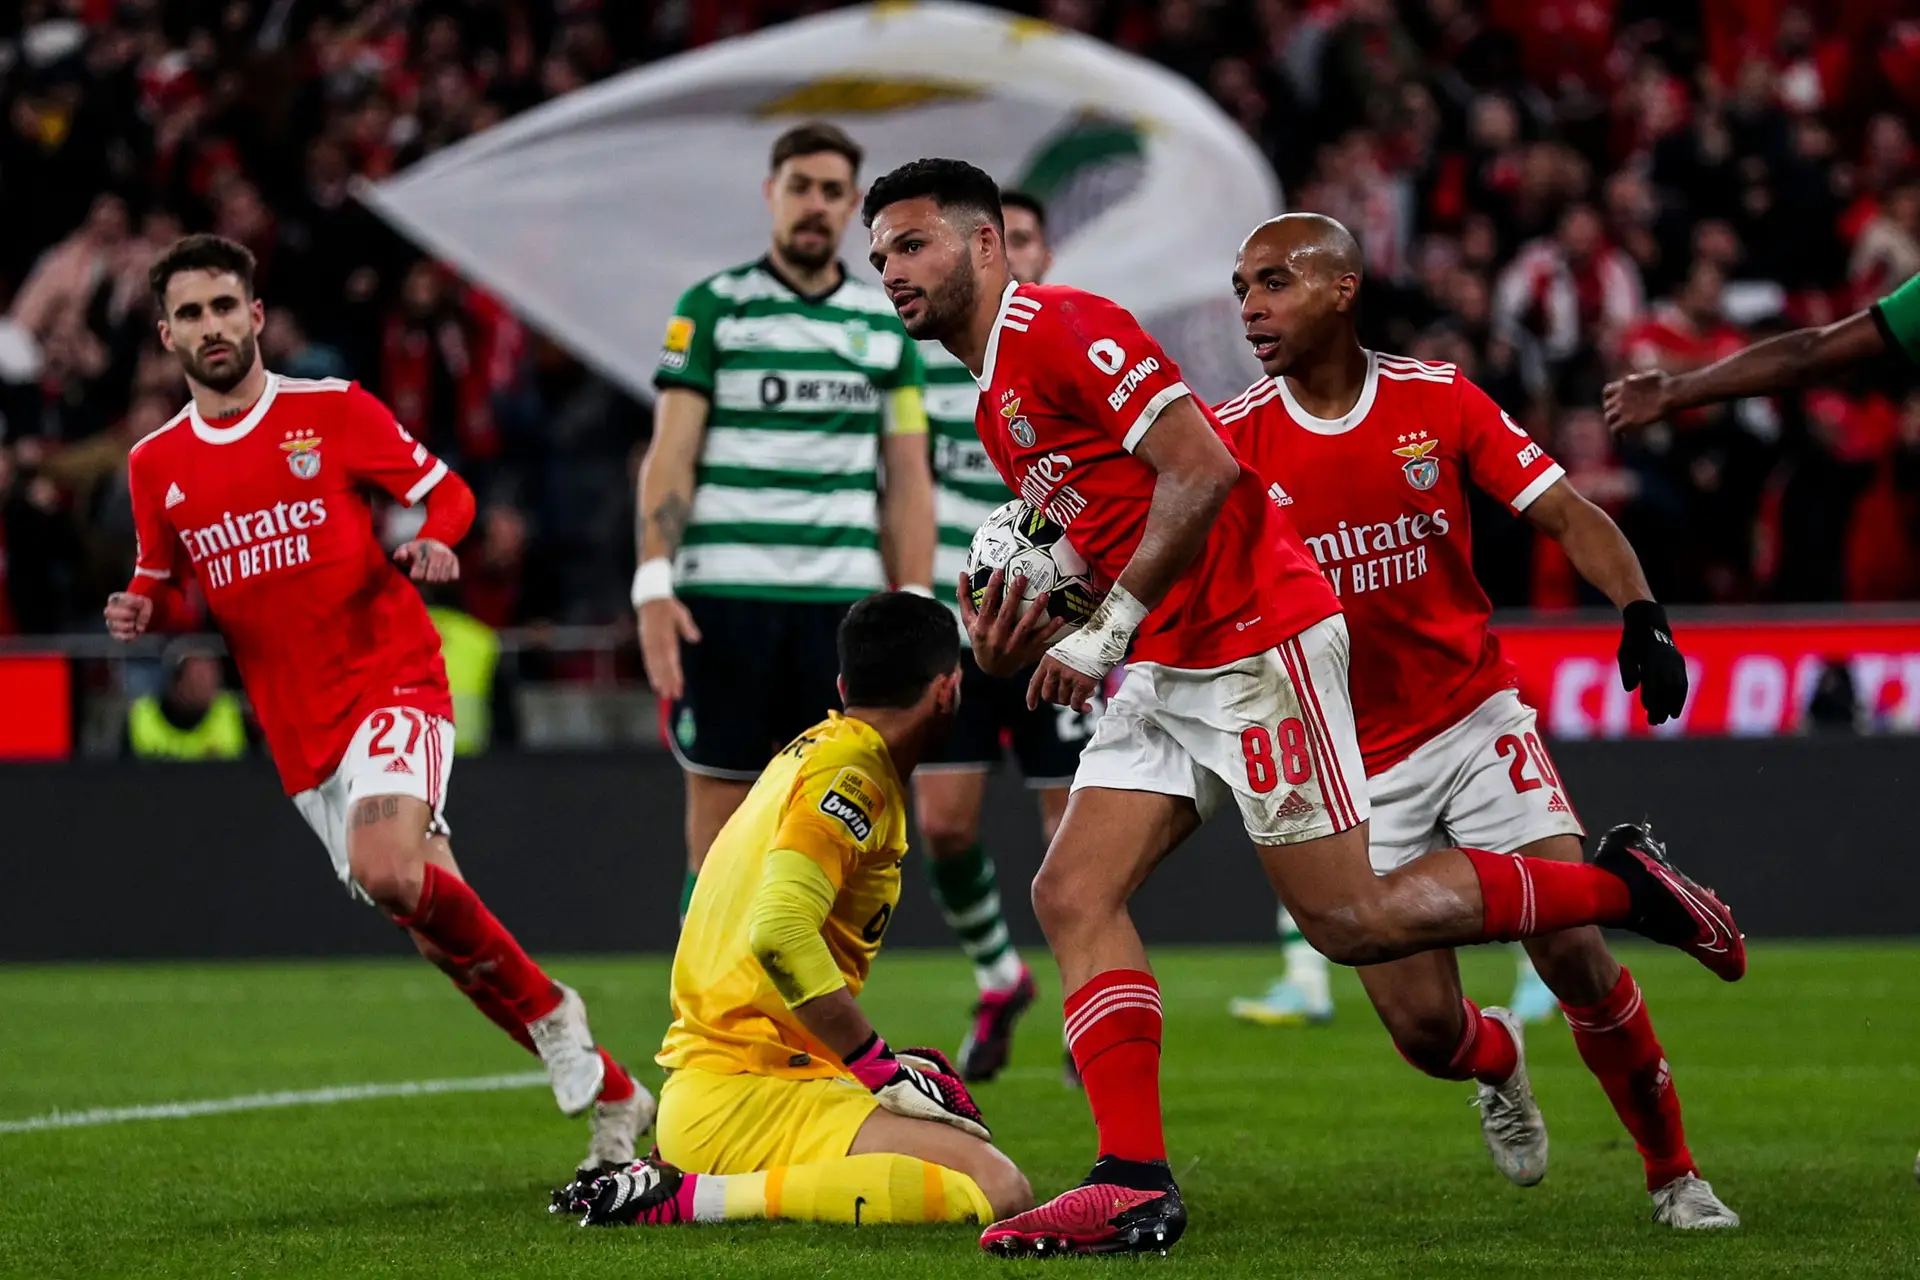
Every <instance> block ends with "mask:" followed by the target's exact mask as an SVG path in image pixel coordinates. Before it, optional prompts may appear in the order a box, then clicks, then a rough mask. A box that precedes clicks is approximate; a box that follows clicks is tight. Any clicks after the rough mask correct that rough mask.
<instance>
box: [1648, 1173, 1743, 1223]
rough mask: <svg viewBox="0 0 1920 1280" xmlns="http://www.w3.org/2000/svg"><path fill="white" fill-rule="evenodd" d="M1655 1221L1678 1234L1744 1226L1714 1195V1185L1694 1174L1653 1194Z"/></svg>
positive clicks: (1674, 1181)
mask: <svg viewBox="0 0 1920 1280" xmlns="http://www.w3.org/2000/svg"><path fill="white" fill-rule="evenodd" d="M1653 1220H1654V1221H1655V1222H1657V1223H1659V1224H1660V1225H1661V1226H1663V1227H1673V1228H1674V1229H1675V1230H1678V1231H1713V1230H1718V1229H1720V1228H1723V1227H1737V1226H1739V1225H1740V1215H1739V1214H1737V1213H1735V1212H1734V1211H1733V1210H1731V1209H1729V1208H1727V1206H1726V1205H1725V1204H1723V1203H1721V1200H1720V1197H1719V1196H1716V1195H1715V1194H1713V1184H1712V1183H1710V1182H1708V1181H1706V1179H1704V1178H1696V1177H1694V1176H1693V1175H1692V1174H1690V1173H1689V1174H1686V1175H1684V1176H1682V1177H1678V1178H1675V1179H1674V1180H1673V1181H1672V1182H1669V1183H1668V1184H1667V1185H1666V1186H1664V1187H1661V1188H1660V1189H1659V1190H1658V1191H1656V1192H1654V1193H1653Z"/></svg>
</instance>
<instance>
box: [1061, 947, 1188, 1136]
mask: <svg viewBox="0 0 1920 1280" xmlns="http://www.w3.org/2000/svg"><path fill="white" fill-rule="evenodd" d="M1067 1048H1068V1049H1069V1050H1070V1051H1071V1052H1072V1053H1073V1064H1074V1066H1076V1067H1078V1068H1079V1069H1080V1079H1081V1081H1082V1082H1083V1083H1084V1084H1085V1085H1086V1087H1087V1105H1088V1106H1090V1107H1092V1108H1093V1123H1094V1127H1095V1128H1097V1129H1098V1130H1099V1131H1100V1154H1101V1155H1103V1156H1116V1157H1118V1158H1119V1159H1122V1160H1165V1159H1166V1158H1167V1142H1166V1136H1165V1134H1164V1133H1163V1132H1162V1130H1161V1126H1160V985H1159V984H1158V983H1156V982H1155V981H1154V980H1153V975H1152V974H1150V973H1143V972H1141V971H1140V970H1138V969H1109V970H1107V972H1105V973H1102V974H1098V975H1096V976H1095V977H1094V979H1093V980H1092V981H1091V982H1089V983H1087V984H1086V985H1085V986H1084V987H1081V988H1080V989H1079V990H1078V991H1076V992H1074V993H1073V994H1072V995H1070V996H1068V997H1067Z"/></svg>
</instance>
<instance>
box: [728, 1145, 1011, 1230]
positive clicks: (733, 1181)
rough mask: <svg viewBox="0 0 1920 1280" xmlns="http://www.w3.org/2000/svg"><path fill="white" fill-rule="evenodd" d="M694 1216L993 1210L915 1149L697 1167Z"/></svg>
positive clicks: (929, 1215) (842, 1217) (892, 1218)
mask: <svg viewBox="0 0 1920 1280" xmlns="http://www.w3.org/2000/svg"><path fill="white" fill-rule="evenodd" d="M693 1176H694V1178H695V1182H694V1187H693V1214H692V1217H693V1220H694V1221H695V1222H717V1221H721V1220H724V1219H740V1218H787V1219H791V1220H794V1221H799V1222H851V1223H854V1224H856V1225H858V1224H860V1223H876V1222H991V1221H992V1220H993V1209H992V1207H991V1206H989V1205H988V1203H987V1197H986V1196H985V1195H984V1194H982V1193H981V1191H980V1188H979V1186H978V1184H976V1183H975V1182H974V1180H973V1179H972V1178H969V1177H968V1176H967V1175H966V1174H964V1173H957V1172H955V1171H954V1170H952V1169H948V1168H944V1167H942V1166H940V1165H937V1164H929V1163H927V1162H926V1161H925V1160H920V1159H917V1158H915V1157H913V1156H901V1155H891V1154H888V1153H885V1152H875V1153H873V1154H869V1155H862V1156H842V1157H841V1158H840V1159H838V1160H821V1161H818V1162H816V1163H814V1164H795V1165H787V1166H784V1167H782V1168H778V1169H768V1170H765V1171H764V1172H761V1173H736V1174H727V1175H719V1174H704V1173H703V1174H696V1175H693Z"/></svg>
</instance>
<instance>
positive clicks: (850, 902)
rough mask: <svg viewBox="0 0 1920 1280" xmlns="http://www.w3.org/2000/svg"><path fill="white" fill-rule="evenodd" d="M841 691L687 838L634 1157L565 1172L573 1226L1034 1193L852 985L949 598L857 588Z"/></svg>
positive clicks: (890, 848) (845, 1214) (914, 758)
mask: <svg viewBox="0 0 1920 1280" xmlns="http://www.w3.org/2000/svg"><path fill="white" fill-rule="evenodd" d="M839 656H840V696H841V699H842V700H843V701H844V702H845V703H846V707H847V711H846V714H845V715H841V714H838V713H835V714H832V715H829V716H828V717H827V719H825V720H824V721H822V722H821V723H819V724H817V725H815V726H813V727H812V728H811V729H808V730H806V731H805V732H804V733H802V734H801V735H800V736H799V737H797V738H795V739H794V740H793V741H792V742H790V743H788V744H787V746H786V748H785V749H784V750H782V751H781V752H780V754H779V755H777V756H775V757H774V759H773V762H772V763H771V764H769V765H768V766H767V767H766V769H765V770H764V771H763V772H762V773H761V774H760V778H759V780H758V781H757V782H755V783H754V786H753V790H752V791H750V792H749V793H748V794H747V798H746V800H745V801H744V802H743V803H742V804H741V805H740V808H739V809H738V810H737V811H736V812H735V813H734V815H733V817H732V818H730V819H728V821H727V824H726V825H725V826H724V827H722V828H721V829H720V834H719V836H718V837H717V838H716V839H715V841H714V843H713V847H712V850H711V851H710V852H709V853H708V854H707V860H706V863H705V865H704V866H703V867H702V868H701V871H700V880H699V884H698V886H697V887H696V888H695V890H694V893H693V901H692V903H691V905H690V906H689V908H688V910H687V919H686V924H685V926H684V927H683V928H682V929H681V932H680V946H679V949H678V950H677V951H676V952H675V954H674V958H673V993H672V998H673V1025H672V1026H671V1027H669V1028H668V1030H667V1036H666V1042H665V1043H664V1044H663V1045H662V1046H661V1048H660V1053H659V1055H658V1057H657V1059H656V1060H657V1061H658V1062H659V1063H660V1065H661V1066H663V1067H665V1068H666V1069H667V1073H668V1074H667V1083H666V1086H665V1087H664V1088H663V1089H662V1090H661V1093H660V1114H659V1120H658V1125H659V1129H658V1134H659V1143H660V1145H659V1148H658V1151H657V1152H656V1155H655V1157H654V1158H650V1159H648V1160H642V1161H639V1162H636V1163H634V1164H632V1165H629V1166H627V1167H625V1168H624V1169H619V1170H615V1171H611V1172H600V1173H595V1172H593V1171H585V1170H583V1171H582V1172H581V1173H580V1174H579V1175H577V1176H576V1178H575V1181H574V1182H573V1184H572V1185H571V1186H569V1187H567V1188H566V1189H564V1190H563V1191H560V1192H556V1193H555V1197H554V1207H555V1209H556V1210H560V1209H565V1210H570V1211H575V1212H581V1213H583V1214H584V1216H583V1218H582V1223H583V1224H623V1225H625V1224H651V1225H671V1224H677V1223H691V1222H715V1221H721V1220H726V1219H742V1218H793V1219H800V1220H805V1221H814V1222H852V1223H860V1222H993V1221H997V1220H999V1219H1001V1218H1004V1217H1006V1216H1008V1215H1009V1214H1011V1213H1017V1212H1020V1211H1022V1210H1024V1209H1026V1208H1028V1207H1029V1206H1030V1205H1031V1204H1032V1203H1033V1198H1032V1192H1031V1191H1030V1190H1029V1189H1028V1187H1027V1180H1026V1178H1025V1177H1024V1176H1022V1175H1021V1173H1020V1170H1019V1169H1017V1168H1015V1167H1014V1164H1013V1162H1012V1161H1011V1160H1009V1159H1007V1157H1006V1156H1004V1155H1002V1154H1001V1153H1000V1151H999V1150H997V1149H996V1148H995V1147H994V1146H993V1144H992V1143H991V1142H990V1141H989V1138H988V1133H987V1128H986V1124H985V1122H984V1121H983V1120H982V1119H981V1116H980V1109H979V1108H978V1107H976V1106H975V1105H974V1103H973V1099H972V1098H971V1097H970V1096H969V1095H968V1093H967V1088H966V1086H965V1085H964V1084H963V1083H961V1081H960V1078H959V1076H958V1074H957V1073H956V1072H955V1071H954V1069H953V1066H952V1064H951V1063H949V1062H948V1061H947V1060H946V1058H945V1056H944V1055H943V1054H941V1053H940V1052H939V1051H938V1050H934V1049H902V1050H900V1051H899V1052H898V1053H897V1054H896V1053H895V1051H894V1050H892V1049H891V1048H889V1047H888V1045H887V1042H886V1041H885V1040H884V1039H882V1038H881V1036H880V1034H879V1032H877V1031H875V1030H874V1028H873V1024H872V1023H870V1022H868V1021H867V1016H866V1014H864V1013H862V1012H861V1010H860V1006H859V1004H858V1002H857V1001H856V1000H855V997H856V996H857V995H858V994H859V992H860V988H861V986H862V985H863V984H864V983H865V982H866V977H867V969H868V966H869V965H871V964H872V962H873V957H874V955H875V954H876V953H877V952H878V951H879V950H880V941H881V939H882V938H883V937H884V936H885V934H886V931H887V922H888V920H889V919H890V918H891V917H892V915H893V910H894V907H895V905H896V903H898V901H899V898H900V864H901V862H902V860H903V859H904V858H905V856H906V852H907V812H908V807H907V796H906V781H907V776H908V775H909V774H911V773H912V772H913V768H914V766H915V765H916V764H918V763H919V761H920V757H921V755H922V753H923V752H925V751H926V749H927V748H928V747H929V746H930V745H931V744H932V743H934V742H936V741H938V740H939V738H941V737H942V736H944V735H945V733H946V731H947V729H948V727H949V726H950V725H951V723H952V720H953V714H954V711H955V710H956V709H957V708H958V706H959V701H960V638H959V632H958V630H957V629H956V627H955V626H954V621H953V614H952V613H951V612H949V611H948V609H947V608H946V606H945V605H942V604H938V603H936V602H935V601H933V600H931V599H928V598H926V597H923V596H919V595H914V594H910V593H907V592H900V591H891V592H883V593H881V594H879V595H873V596H868V597H867V598H866V599H864V600H862V601H860V602H859V603H858V604H856V605H854V606H853V608H852V609H851V610H849V611H848V613H847V616H846V619H845V620H844V621H843V622H842V623H841V624H840V631H839Z"/></svg>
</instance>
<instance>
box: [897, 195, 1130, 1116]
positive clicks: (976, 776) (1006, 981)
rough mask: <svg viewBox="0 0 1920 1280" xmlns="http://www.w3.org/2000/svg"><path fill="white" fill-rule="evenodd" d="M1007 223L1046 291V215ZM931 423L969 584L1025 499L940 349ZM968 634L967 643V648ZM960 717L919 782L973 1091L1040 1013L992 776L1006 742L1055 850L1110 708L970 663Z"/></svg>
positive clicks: (945, 575)
mask: <svg viewBox="0 0 1920 1280" xmlns="http://www.w3.org/2000/svg"><path fill="white" fill-rule="evenodd" d="M1001 201H1002V209H1003V212H1004V213H1005V215H1006V220H1007V262H1008V264H1009V265H1010V266H1011V267H1012V268H1013V274H1014V277H1015V278H1016V279H1018V280H1020V281H1022V282H1023V283H1034V282H1037V281H1039V280H1041V279H1042V278H1044V277H1045V276H1046V274H1047V269H1048V267H1050V266H1051V265H1052V263H1053V254H1052V251H1051V250H1050V249H1049V248H1048V245H1047V228H1046V211H1045V209H1044V208H1042V206H1041V204H1040V202H1039V201H1038V200H1035V199H1034V198H1033V197H1031V196H1028V195H1024V194H1021V193H1019V192H1014V191H1006V192H1002V193H1001ZM921 354H922V356H923V357H924V358H925V359H926V362H927V419H928V423H929V428H930V436H931V438H932V441H933V476H934V510H935V513H936V515H937V517H938V521H939V526H940V545H939V548H938V550H937V552H936V553H935V557H934V580H935V581H936V582H940V583H943V584H944V583H949V582H957V581H959V578H960V574H961V573H962V571H964V570H965V568H966V565H967V548H968V547H969V546H970V545H971V544H972V542H973V533H974V530H975V529H978V528H979V527H980V524H981V522H982V521H984V520H985V519H986V518H987V516H988V515H989V514H990V513H991V512H992V511H993V509H994V508H995V507H998V506H999V505H1001V504H1002V503H1004V502H1006V501H1008V500H1009V499H1011V498H1012V497H1013V493H1012V491H1011V490H1009V489H1008V488H1007V486H1006V484H1005V482H1003V481H1002V480H1001V479H1000V475H999V473H998V472H997V471H995V470H994V469H993V463H992V462H991V461H989V460H988V458H987V451H986V449H985V448H983V447H982V446H981V444H980V437H979V436H978V435H977V434H976V433H975V430H974V423H973V406H974V401H975V400H976V399H977V398H978V397H979V394H980V391H979V386H978V385H977V384H976V383H975V382H974V380H973V375H972V374H971V373H969V372H968V371H967V367H966V366H965V365H963V364H961V363H960V362H959V361H958V360H956V359H954V357H953V356H951V355H950V354H948V352H947V349H946V348H945V347H943V346H941V345H940V344H939V343H937V342H929V343H925V344H923V345H922V347H921ZM964 634H965V633H964V631H963V633H962V636H963V639H964ZM961 666H962V669H963V672H964V675H963V677H962V679H963V683H962V685H961V696H960V711H959V714H958V717H957V719H956V720H955V723H954V726H953V732H952V734H951V735H950V736H949V737H948V738H947V740H946V742H945V743H943V744H941V745H940V746H939V747H937V748H935V749H934V750H933V751H931V752H930V753H929V754H928V756H927V759H926V761H925V762H924V763H923V764H922V765H921V766H920V768H919V769H918V770H917V771H916V772H915V773H914V797H915V802H916V806H917V808H918V809H919V816H920V831H921V833H922V835H923V836H924V837H925V839H926V842H927V851H928V853H929V854H931V855H932V856H931V861H930V862H929V863H928V867H929V871H930V875H931V877H932V880H933V892H934V897H935V899H936V900H937V901H938V902H939V904H940V912H941V914H942V915H944V916H945V917H946V919H947V923H948V924H949V925H951V926H952V928H953V931H954V933H956V934H957V935H958V936H959V938H960V948H961V950H962V951H964V952H966V954H967V958H968V959H970V960H972V961H973V972H974V980H975V982H976V983H977V984H978V986H979V988H980V998H979V1002H978V1003H977V1004H976V1005H975V1006H974V1012H973V1022H972V1026H971V1027H970V1028H969V1030H968V1033H967V1038H966V1040H965V1041H964V1042H963V1043H962V1045H961V1047H960V1071H961V1074H962V1075H964V1076H965V1077H966V1078H967V1079H968V1080H976V1081H977V1080H988V1079H991V1078H992V1077H993V1076H994V1075H995V1074H996V1073H997V1072H998V1071H999V1070H1000V1068H1001V1067H1002V1066H1004V1065H1005V1064H1006V1060H1007V1054H1008V1050H1009V1048H1010V1047H1011V1044H1012V1038H1013V1028H1014V1023H1015V1022H1016V1021H1018V1019H1019V1017H1020V1015H1021V1014H1022V1013H1024V1012H1025V1011H1026V1009H1027V1007H1028V1005H1030V1004H1031V1003H1032V1002H1033V975H1032V974H1031V973H1030V972H1028V970H1027V966H1026V965H1025V963H1023V962H1022V961H1021V959H1020V955H1019V953H1018V952H1017V951H1015V950H1014V948H1013V942H1012V940H1011V939H1010V938H1009V937H1008V935H1007V922H1006V918H1005V915H1004V913H1003V912H1002V910H1001V907H1000V886H999V881H998V877H996V876H995V874H994V869H993V861H992V859H990V858H989V857H988V856H987V854H986V851H985V849H983V848H982V847H981V843H980V810H981V805H982V802H983V801H984V799H985V797H986V786H987V771H988V770H989V769H991V768H992V767H993V766H994V765H995V764H996V763H998V762H999V760H1000V757H1001V755H1002V748H1001V745H1000V740H1001V735H1002V733H1003V732H1004V733H1005V734H1006V735H1007V736H1008V737H1009V738H1010V739H1011V743H1012V747H1013V754H1014V756H1015V758H1016V759H1017V760H1018V761H1019V763H1020V771H1021V773H1023V774H1024V775H1025V776H1026V779H1027V785H1028V786H1029V787H1031V788H1033V790H1034V794H1035V795H1036V796H1037V797H1038V799H1039V801H1040V828H1041V836H1042V838H1043V840H1045V841H1048V842H1051V841H1052V839H1053V832H1054V829H1055V828H1056V827H1058V826H1059V825H1060V817H1061V815H1062V814H1063V813H1065V812H1066V808H1067V786H1068V784H1069V783H1070V782H1072V780H1073V770H1074V767H1075V765H1076V764H1078V762H1079V759H1080V748H1081V746H1082V745H1083V744H1084V743H1085V742H1086V740H1087V738H1088V737H1089V736H1090V735H1091V733H1092V731H1093V721H1094V719H1095V718H1096V717H1097V716H1098V714H1099V712H1098V708H1095V709H1094V710H1092V711H1089V712H1087V713H1085V714H1083V713H1080V712H1077V711H1073V710H1071V709H1069V708H1065V707H1054V706H1042V707H1040V708H1039V709H1037V710H1029V709H1028V708H1027V703H1026V688H1027V682H1026V675H1024V674H1023V675H1021V676H1019V677H1016V678H1014V679H1011V680H997V679H995V678H993V677H992V676H989V675H985V674H983V673H982V672H981V671H980V669H979V668H978V667H977V666H975V665H974V663H973V658H972V655H971V654H966V655H963V657H962V659H961Z"/></svg>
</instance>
